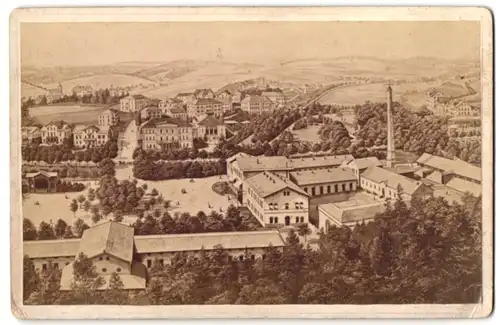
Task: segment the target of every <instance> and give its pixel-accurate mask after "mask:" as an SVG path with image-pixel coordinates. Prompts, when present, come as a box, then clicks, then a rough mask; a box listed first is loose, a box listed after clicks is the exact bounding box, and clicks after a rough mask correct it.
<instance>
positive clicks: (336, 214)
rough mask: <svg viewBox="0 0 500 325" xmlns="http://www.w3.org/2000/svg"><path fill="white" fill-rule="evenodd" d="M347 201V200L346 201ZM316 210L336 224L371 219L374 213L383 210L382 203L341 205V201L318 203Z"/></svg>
mask: <svg viewBox="0 0 500 325" xmlns="http://www.w3.org/2000/svg"><path fill="white" fill-rule="evenodd" d="M346 202H349V201H346ZM318 210H320V211H322V212H323V215H325V216H326V217H328V219H330V220H331V221H333V222H334V223H336V224H337V225H343V224H346V223H350V224H351V223H355V222H362V221H363V220H373V218H374V217H375V215H377V214H379V213H383V212H384V210H385V207H384V204H383V203H378V202H377V203H372V204H366V205H352V206H343V205H342V203H327V204H320V205H319V206H318Z"/></svg>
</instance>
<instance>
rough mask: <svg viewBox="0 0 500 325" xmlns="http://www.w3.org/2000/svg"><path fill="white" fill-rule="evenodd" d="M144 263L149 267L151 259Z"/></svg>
mask: <svg viewBox="0 0 500 325" xmlns="http://www.w3.org/2000/svg"><path fill="white" fill-rule="evenodd" d="M146 264H147V266H148V268H150V267H151V260H146Z"/></svg>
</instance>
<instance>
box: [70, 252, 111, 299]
mask: <svg viewBox="0 0 500 325" xmlns="http://www.w3.org/2000/svg"><path fill="white" fill-rule="evenodd" d="M104 283H105V281H104V279H103V278H102V277H101V276H100V275H98V274H97V271H96V269H95V265H94V264H93V263H92V260H91V259H90V258H88V257H87V256H86V255H85V254H83V253H80V254H79V255H78V256H77V258H76V259H75V261H74V262H73V279H72V281H71V300H72V302H74V303H80V304H84V305H91V304H99V303H100V302H99V299H98V295H97V290H98V289H99V288H100V287H101V286H102V285H103V284H104Z"/></svg>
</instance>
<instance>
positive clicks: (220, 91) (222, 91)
mask: <svg viewBox="0 0 500 325" xmlns="http://www.w3.org/2000/svg"><path fill="white" fill-rule="evenodd" d="M224 93H226V94H228V95H230V96H232V95H233V94H232V93H231V91H229V89H222V90H219V91H218V92H217V93H216V96H220V95H222V94H224Z"/></svg>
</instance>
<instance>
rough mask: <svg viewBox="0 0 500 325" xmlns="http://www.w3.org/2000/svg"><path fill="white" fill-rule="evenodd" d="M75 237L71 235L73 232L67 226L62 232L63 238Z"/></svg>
mask: <svg viewBox="0 0 500 325" xmlns="http://www.w3.org/2000/svg"><path fill="white" fill-rule="evenodd" d="M74 237H75V236H74V235H73V231H72V230H71V226H69V225H68V226H67V227H66V230H65V231H64V235H63V238H74Z"/></svg>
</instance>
